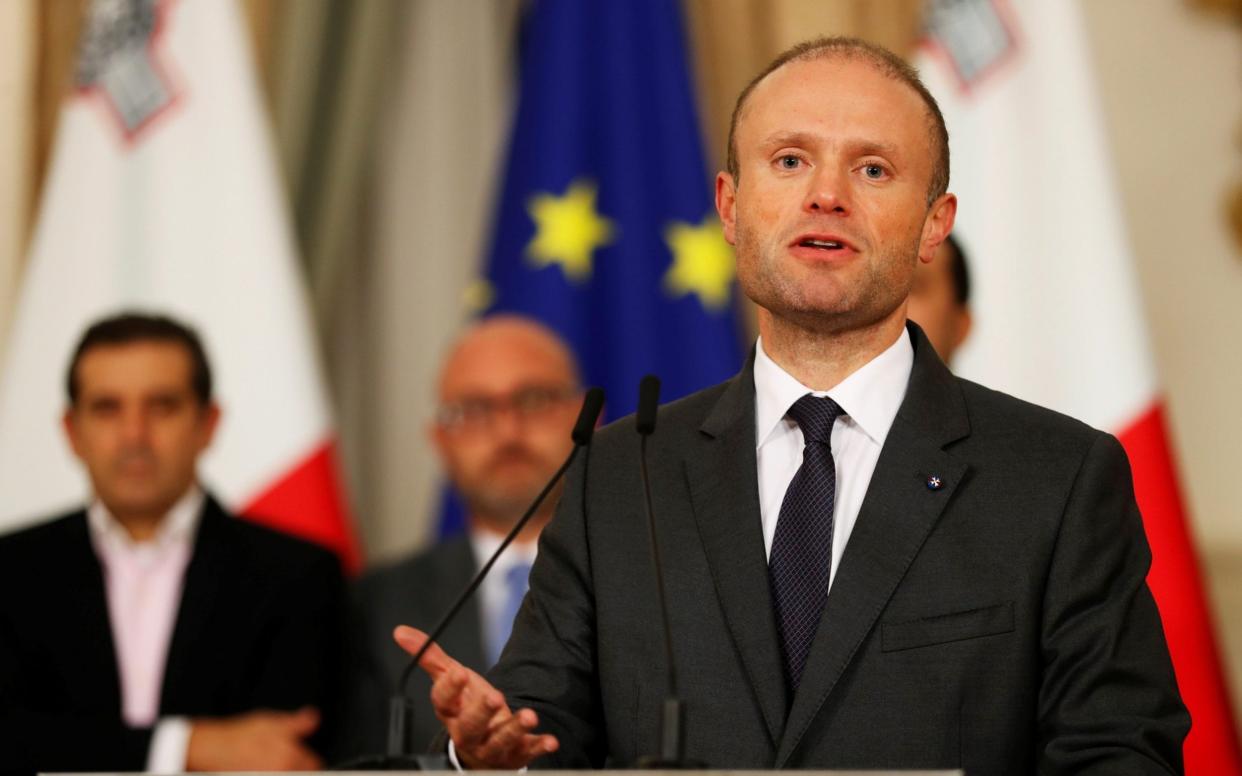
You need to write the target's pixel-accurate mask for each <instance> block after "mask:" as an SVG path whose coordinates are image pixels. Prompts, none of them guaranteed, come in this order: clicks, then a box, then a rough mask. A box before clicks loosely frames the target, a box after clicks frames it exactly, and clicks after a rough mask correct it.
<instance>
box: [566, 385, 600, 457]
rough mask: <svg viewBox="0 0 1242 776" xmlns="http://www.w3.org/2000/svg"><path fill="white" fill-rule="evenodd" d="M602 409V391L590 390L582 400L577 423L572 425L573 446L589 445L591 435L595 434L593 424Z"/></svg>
mask: <svg viewBox="0 0 1242 776" xmlns="http://www.w3.org/2000/svg"><path fill="white" fill-rule="evenodd" d="M603 409H604V389H603V388H592V389H590V390H588V391H587V392H586V398H584V399H583V400H582V410H581V411H580V412H579V413H578V422H577V423H575V424H574V432H573V440H574V444H575V445H579V446H583V445H589V444H591V435H592V434H594V433H595V422H596V421H598V420H599V413H600V411H601V410H603Z"/></svg>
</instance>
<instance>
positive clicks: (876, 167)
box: [862, 162, 888, 181]
mask: <svg viewBox="0 0 1242 776" xmlns="http://www.w3.org/2000/svg"><path fill="white" fill-rule="evenodd" d="M862 172H863V175H865V176H866V177H867V178H869V179H870V180H873V181H878V180H883V179H884V177H885V176H886V175H887V174H888V170H885V169H884V167H883V165H880V164H877V163H875V162H872V163H870V164H864V165H863V166H862Z"/></svg>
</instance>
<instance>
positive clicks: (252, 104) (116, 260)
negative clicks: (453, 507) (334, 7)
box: [0, 0, 359, 568]
mask: <svg viewBox="0 0 1242 776" xmlns="http://www.w3.org/2000/svg"><path fill="white" fill-rule="evenodd" d="M78 56H79V58H78V63H77V68H76V71H75V74H74V75H75V84H74V86H75V88H74V90H73V92H72V93H71V94H70V95H68V97H67V98H66V100H65V103H64V106H63V108H62V110H61V115H60V124H59V129H58V132H57V137H56V143H55V147H54V148H53V154H52V161H51V167H50V170H49V174H48V178H47V181H46V184H45V186H44V196H43V201H42V203H41V208H40V212H39V219H38V224H37V226H36V229H35V233H34V238H33V241H32V243H31V253H30V257H29V261H28V262H27V265H26V270H25V277H24V279H23V284H22V288H21V291H20V293H19V298H18V303H17V308H16V310H15V315H14V318H13V323H12V328H11V332H10V342H9V347H8V349H7V351H6V353H5V357H6V358H5V363H4V366H3V371H0V493H2V494H4V495H3V498H0V530H8V529H11V528H14V527H17V526H18V525H20V524H22V523H23V522H26V521H30V520H32V519H36V518H39V517H41V516H47V515H49V514H51V513H53V512H55V511H57V510H60V509H64V508H67V507H69V506H71V505H73V504H75V503H81V502H82V500H83V498H84V496H85V495H86V493H87V492H88V485H87V481H86V479H85V476H84V474H83V472H82V471H81V467H80V466H79V465H78V463H77V462H76V461H75V460H74V459H73V457H72V455H71V453H70V451H69V448H68V445H67V443H66V442H65V440H64V438H63V434H62V433H61V432H60V428H59V416H60V414H61V412H62V411H63V408H64V404H65V397H64V388H63V381H64V375H65V368H66V365H67V363H68V360H69V357H70V355H71V351H72V348H73V346H74V344H75V343H76V341H77V339H78V338H79V337H80V336H81V334H82V333H83V331H84V330H85V328H86V326H87V325H88V324H89V323H90V322H92V321H93V320H95V319H97V318H99V317H102V316H104V315H108V314H112V313H115V312H117V311H119V310H121V309H123V308H139V309H143V310H150V311H159V312H167V313H169V314H171V315H173V316H175V317H177V318H180V319H182V320H184V321H186V322H187V323H189V324H191V325H192V326H194V327H195V328H196V329H197V330H198V331H199V333H200V334H201V335H202V337H203V339H204V344H205V346H206V348H207V351H208V357H209V358H210V360H211V363H212V367H213V371H214V373H215V375H216V385H217V396H218V399H219V401H220V404H221V406H222V408H223V417H222V422H221V427H220V430H219V433H218V434H217V436H216V440H215V443H214V445H213V446H212V448H211V449H210V451H209V452H208V453H207V455H206V456H204V459H203V461H202V466H201V475H202V477H203V480H204V482H205V484H206V485H207V487H209V488H210V489H211V490H212V491H213V492H215V493H216V494H217V495H219V496H220V497H221V498H222V499H223V500H224V501H225V503H226V504H227V505H228V506H230V507H232V508H234V509H236V510H238V511H240V512H242V513H244V514H246V515H248V516H252V517H253V519H255V520H256V521H259V522H263V523H266V524H269V525H272V526H274V527H277V528H281V529H284V530H287V531H289V532H291V533H295V534H298V535H301V536H303V537H306V538H309V539H312V540H314V541H317V542H319V543H321V544H324V545H326V546H328V547H331V548H332V549H334V550H336V551H337V552H338V553H339V554H340V556H341V558H342V560H343V561H344V563H345V565H346V567H347V568H356V567H357V564H358V560H359V558H358V550H357V545H356V542H355V539H354V534H353V529H352V526H351V525H350V520H349V518H348V514H347V509H346V505H345V502H344V498H343V492H342V488H341V487H340V483H339V479H338V475H337V465H336V461H335V452H334V449H335V444H334V432H333V427H332V421H331V417H330V413H329V409H328V403H327V398H326V395H325V389H324V384H323V378H322V375H321V372H320V368H319V364H318V360H319V359H318V353H317V351H316V346H315V343H314V341H313V338H312V331H313V330H312V322H311V319H310V316H309V309H308V299H307V295H306V292H305V289H304V286H303V282H302V279H301V277H300V270H299V265H298V260H297V249H296V247H295V244H294V239H293V234H292V231H291V229H290V221H289V215H288V212H287V209H286V204H285V202H284V199H283V196H284V195H283V191H282V190H281V187H280V184H279V178H278V171H277V168H276V157H275V155H274V154H273V151H272V144H271V139H270V137H269V129H268V126H267V124H266V121H265V118H264V115H263V108H262V104H261V102H260V97H259V93H258V87H257V83H256V79H255V75H254V71H253V66H252V63H251V57H250V52H249V51H248V50H247V48H246V38H245V33H244V28H243V24H242V21H241V18H240V16H239V13H238V9H237V8H236V6H235V4H234V2H233V1H232V0H119V1H118V0H94V2H93V3H92V4H91V5H90V8H89V11H88V16H87V19H86V24H85V28H84V33H83V37H82V41H81V44H80V50H79V54H78Z"/></svg>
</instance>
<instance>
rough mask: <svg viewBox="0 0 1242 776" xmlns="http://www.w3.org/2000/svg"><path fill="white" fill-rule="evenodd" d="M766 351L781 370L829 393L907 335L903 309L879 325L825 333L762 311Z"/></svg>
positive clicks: (904, 310)
mask: <svg viewBox="0 0 1242 776" xmlns="http://www.w3.org/2000/svg"><path fill="white" fill-rule="evenodd" d="M758 312H759V334H760V336H762V337H763V350H764V352H765V353H767V354H768V356H769V357H770V358H771V359H772V360H773V361H774V362H776V364H777V365H778V366H780V367H781V368H782V369H784V370H785V371H786V372H788V373H789V374H790V375H792V376H793V377H794V379H796V380H797V381H798V382H800V383H802V384H803V385H805V386H806V387H808V388H810V389H811V390H814V391H827V390H831V389H832V388H834V387H836V386H837V385H838V384H840V383H841V381H842V380H844V379H845V378H847V377H849V376H850V375H852V374H853V373H854V372H857V371H858V370H859V369H861V368H862V367H863V366H865V365H866V364H867V363H868V362H869V361H871V360H872V359H874V358H875V357H876V356H878V355H880V354H881V353H883V352H884V351H885V350H888V348H889V347H891V346H892V344H893V343H894V342H896V341H897V338H898V337H899V336H901V334H902V333H903V332H904V331H905V325H906V309H905V305H902V306H901V308H900V309H898V310H895V311H894V312H893V314H891V315H889V316H888V317H887V318H885V319H884V320H882V321H880V322H879V323H878V324H876V325H873V326H868V327H862V328H857V329H848V330H842V331H823V330H821V329H816V328H811V327H807V326H804V325H801V324H799V323H798V322H795V321H791V320H789V319H787V318H780V317H777V316H775V315H773V314H772V313H771V312H769V311H768V310H766V309H764V308H762V307H760V308H759V311H758Z"/></svg>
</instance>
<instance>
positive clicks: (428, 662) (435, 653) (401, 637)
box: [392, 625, 457, 679]
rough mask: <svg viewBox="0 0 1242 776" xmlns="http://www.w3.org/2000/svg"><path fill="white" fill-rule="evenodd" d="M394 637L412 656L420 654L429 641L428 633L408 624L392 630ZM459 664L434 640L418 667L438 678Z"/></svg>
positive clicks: (433, 677)
mask: <svg viewBox="0 0 1242 776" xmlns="http://www.w3.org/2000/svg"><path fill="white" fill-rule="evenodd" d="M392 637H393V639H394V640H395V641H396V642H397V644H398V645H399V646H400V647H401V648H402V649H404V650H405V651H406V652H408V653H409V654H410V655H411V656H413V655H416V654H418V651H419V650H420V649H422V648H423V644H424V643H426V641H427V634H426V633H423V632H422V631H420V630H419V629H418V628H411V627H409V626H408V625H398V626H397V628H396V630H394V631H393V632H392ZM456 665H457V661H456V660H454V659H453V658H451V657H449V656H448V653H447V652H445V651H444V650H443V649H440V645H439V644H437V643H435V642H434V641H433V642H432V643H431V646H430V647H428V648H427V651H426V652H425V653H423V657H422V659H420V660H419V661H418V667H419V668H421V669H423V670H424V671H426V672H427V673H428V674H430V675H431V678H432V679H436V678H438V677H439V676H440V675H441V674H443V673H444V672H445V671H448V670H449V669H451V668H453V667H454V666H456Z"/></svg>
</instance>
